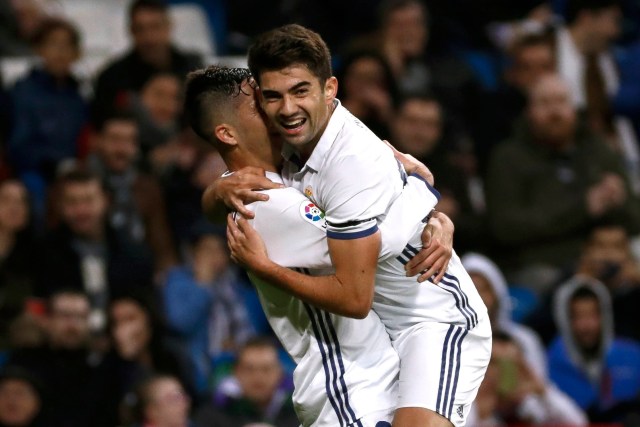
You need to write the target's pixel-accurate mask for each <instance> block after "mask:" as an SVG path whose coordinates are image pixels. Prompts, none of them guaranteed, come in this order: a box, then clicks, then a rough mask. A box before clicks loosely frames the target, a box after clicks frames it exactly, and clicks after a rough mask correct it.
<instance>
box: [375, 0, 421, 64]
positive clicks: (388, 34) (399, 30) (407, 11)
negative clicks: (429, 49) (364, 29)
mask: <svg viewBox="0 0 640 427" xmlns="http://www.w3.org/2000/svg"><path fill="white" fill-rule="evenodd" d="M428 37H429V35H428V32H427V17H426V16H425V10H424V8H423V7H422V6H421V5H420V3H419V2H417V1H416V2H413V3H411V4H408V5H406V6H404V7H402V8H399V9H397V10H394V11H393V12H391V13H390V14H389V15H388V16H387V17H386V25H385V38H386V42H388V43H393V44H394V45H395V47H396V48H397V49H399V50H400V52H401V53H402V54H403V56H404V57H407V58H415V57H418V56H420V55H422V54H423V53H424V49H425V48H426V46H427V41H428Z"/></svg>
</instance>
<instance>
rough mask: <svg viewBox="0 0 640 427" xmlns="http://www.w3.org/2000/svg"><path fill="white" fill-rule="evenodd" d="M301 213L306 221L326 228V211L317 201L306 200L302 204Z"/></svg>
mask: <svg viewBox="0 0 640 427" xmlns="http://www.w3.org/2000/svg"><path fill="white" fill-rule="evenodd" d="M300 215H301V216H302V218H304V220H305V221H307V222H310V223H311V224H313V225H315V226H316V227H318V228H321V229H325V228H326V227H327V221H325V219H324V212H322V209H320V208H319V207H317V206H316V205H315V203H313V202H310V201H308V200H307V201H306V202H302V203H301V204H300Z"/></svg>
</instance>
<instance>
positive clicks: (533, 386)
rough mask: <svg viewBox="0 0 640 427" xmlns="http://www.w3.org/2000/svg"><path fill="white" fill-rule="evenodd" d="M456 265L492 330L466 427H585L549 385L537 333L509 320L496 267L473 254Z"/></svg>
mask: <svg viewBox="0 0 640 427" xmlns="http://www.w3.org/2000/svg"><path fill="white" fill-rule="evenodd" d="M462 265H463V266H464V267H465V269H466V270H467V272H468V273H469V275H470V276H471V280H473V283H474V284H475V285H476V287H477V289H478V292H479V293H480V296H481V297H482V300H483V301H484V303H485V305H486V306H487V310H488V312H489V319H490V320H491V329H492V330H493V331H494V341H493V349H492V352H491V362H490V365H489V369H488V370H487V375H486V377H485V381H484V383H483V385H482V386H481V388H480V391H479V392H478V397H477V399H476V401H475V402H474V405H473V406H472V409H471V414H470V415H469V417H470V418H469V421H468V423H467V424H468V425H470V426H471V425H472V426H475V427H479V426H482V427H489V426H492V427H493V426H500V425H503V420H518V421H520V422H528V423H533V424H545V423H547V424H548V423H557V424H566V425H572V426H581V425H586V423H587V417H586V415H585V414H584V412H582V410H581V409H580V408H579V407H578V406H577V405H576V404H575V403H574V402H573V401H572V400H571V398H570V397H569V396H567V395H566V394H565V393H563V392H562V391H560V390H559V389H558V388H557V387H556V386H555V385H554V384H553V383H552V382H551V381H549V378H548V373H547V360H546V355H545V350H544V347H543V345H542V342H541V341H540V338H539V337H538V335H537V334H536V333H535V332H534V331H533V330H532V329H530V328H528V327H526V326H524V325H520V324H518V323H516V322H515V321H514V320H513V319H512V318H511V310H512V305H511V300H510V296H509V291H508V288H507V281H506V280H505V278H504V276H503V274H502V272H501V271H500V269H499V268H498V266H496V264H495V263H494V262H493V261H491V260H490V259H489V258H487V257H486V256H484V255H481V254H478V253H468V254H466V255H465V256H463V257H462ZM510 368H511V369H510Z"/></svg>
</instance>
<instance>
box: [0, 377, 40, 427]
mask: <svg viewBox="0 0 640 427" xmlns="http://www.w3.org/2000/svg"><path fill="white" fill-rule="evenodd" d="M46 405H47V402H46V398H45V393H44V390H43V388H42V384H41V382H40V380H38V379H37V378H36V377H35V376H34V375H33V374H31V373H30V372H28V371H26V370H24V369H22V368H20V367H15V366H6V367H4V368H3V369H2V371H1V372H0V426H3V427H46V426H47V425H49V424H48V423H47V421H46V415H45V414H46Z"/></svg>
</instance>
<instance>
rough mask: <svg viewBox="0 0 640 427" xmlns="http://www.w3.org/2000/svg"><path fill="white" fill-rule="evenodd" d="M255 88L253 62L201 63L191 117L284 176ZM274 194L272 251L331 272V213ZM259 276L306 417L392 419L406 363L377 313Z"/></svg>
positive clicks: (221, 143)
mask: <svg viewBox="0 0 640 427" xmlns="http://www.w3.org/2000/svg"><path fill="white" fill-rule="evenodd" d="M254 91H255V85H254V83H253V80H252V79H251V76H250V73H249V71H248V70H246V69H229V68H222V67H209V68H208V69H206V70H198V71H195V72H193V73H191V74H190V75H189V76H188V81H187V87H186V99H185V104H186V112H187V116H188V118H189V121H190V123H191V125H192V127H193V129H194V131H195V132H196V133H197V134H198V135H200V136H201V137H202V138H204V139H205V140H207V141H209V142H210V143H211V144H213V145H214V146H215V147H216V148H217V149H218V150H219V152H220V153H221V155H222V157H223V159H224V161H225V162H226V164H227V166H228V167H229V170H230V171H236V170H238V169H240V168H243V167H256V168H263V169H264V170H265V171H266V174H267V177H269V178H270V179H271V180H273V181H274V182H276V183H278V182H280V183H281V182H282V180H281V178H280V176H279V175H278V174H277V170H278V168H277V167H276V166H275V165H276V164H279V163H280V159H281V157H280V145H279V144H277V143H274V145H272V144H270V143H269V134H268V131H267V128H266V125H265V123H264V122H263V117H262V116H261V111H260V109H259V107H258V105H257V103H256V100H255V98H254ZM413 180H415V178H412V181H413ZM416 181H417V180H416ZM412 184H416V182H412ZM417 184H419V185H417V186H416V188H418V189H420V188H422V187H424V186H423V185H422V183H420V182H417ZM271 187H276V186H275V185H271ZM265 193H268V195H269V200H268V201H267V202H261V203H255V204H253V205H250V206H249V208H251V209H255V210H256V214H255V218H256V219H255V221H254V223H253V225H254V226H255V228H256V230H257V231H258V232H260V233H261V234H262V235H263V236H264V237H265V241H266V247H267V250H268V251H269V254H270V256H271V257H272V258H273V259H274V260H276V261H277V262H278V263H280V264H282V265H285V266H288V267H298V268H302V269H305V271H309V272H312V273H318V274H327V273H331V272H332V269H331V260H330V259H329V251H328V247H327V243H326V231H325V221H324V219H323V218H322V213H321V212H320V211H319V210H317V209H316V208H315V207H314V206H313V204H312V203H311V202H310V201H309V199H307V198H306V197H305V196H304V195H303V194H302V193H300V192H299V191H297V190H295V189H293V188H284V189H272V190H268V191H265ZM430 224H432V225H434V226H435V225H437V223H432V222H431V221H430ZM252 280H253V281H254V283H255V284H256V288H257V290H258V294H259V296H260V300H261V303H262V306H263V308H264V310H265V313H266V315H267V318H268V319H269V322H270V324H271V326H272V328H273V330H274V331H275V333H276V335H277V336H278V338H279V339H280V341H281V342H282V344H283V346H284V348H285V349H286V350H287V351H288V352H289V354H290V355H291V356H292V358H293V359H294V361H295V362H296V364H297V367H296V370H295V372H294V383H295V386H296V387H295V392H294V396H293V399H294V403H295V406H296V410H297V413H298V415H299V418H300V421H301V423H302V425H303V426H337V425H339V426H364V427H374V426H377V427H384V426H385V425H386V426H388V425H389V424H388V423H389V422H390V421H391V419H392V416H393V411H394V409H395V406H396V401H397V375H398V362H399V361H398V356H397V353H396V351H395V350H394V349H393V347H392V345H391V342H390V340H389V336H388V334H387V332H386V330H385V328H384V326H383V325H382V323H381V322H380V320H379V318H378V316H377V315H376V314H375V313H374V312H370V313H368V314H367V315H366V317H365V318H364V319H362V320H356V319H351V318H347V317H342V316H339V315H335V314H331V313H328V312H326V311H324V310H321V309H319V308H317V307H314V306H312V305H311V304H308V303H305V302H303V301H302V300H300V299H298V298H295V297H294V296H293V295H291V294H290V293H286V292H283V291H282V290H280V289H278V288H276V287H274V286H271V285H270V284H268V283H267V282H265V281H262V280H259V279H258V278H257V277H255V276H252ZM385 422H386V423H387V424H385Z"/></svg>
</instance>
